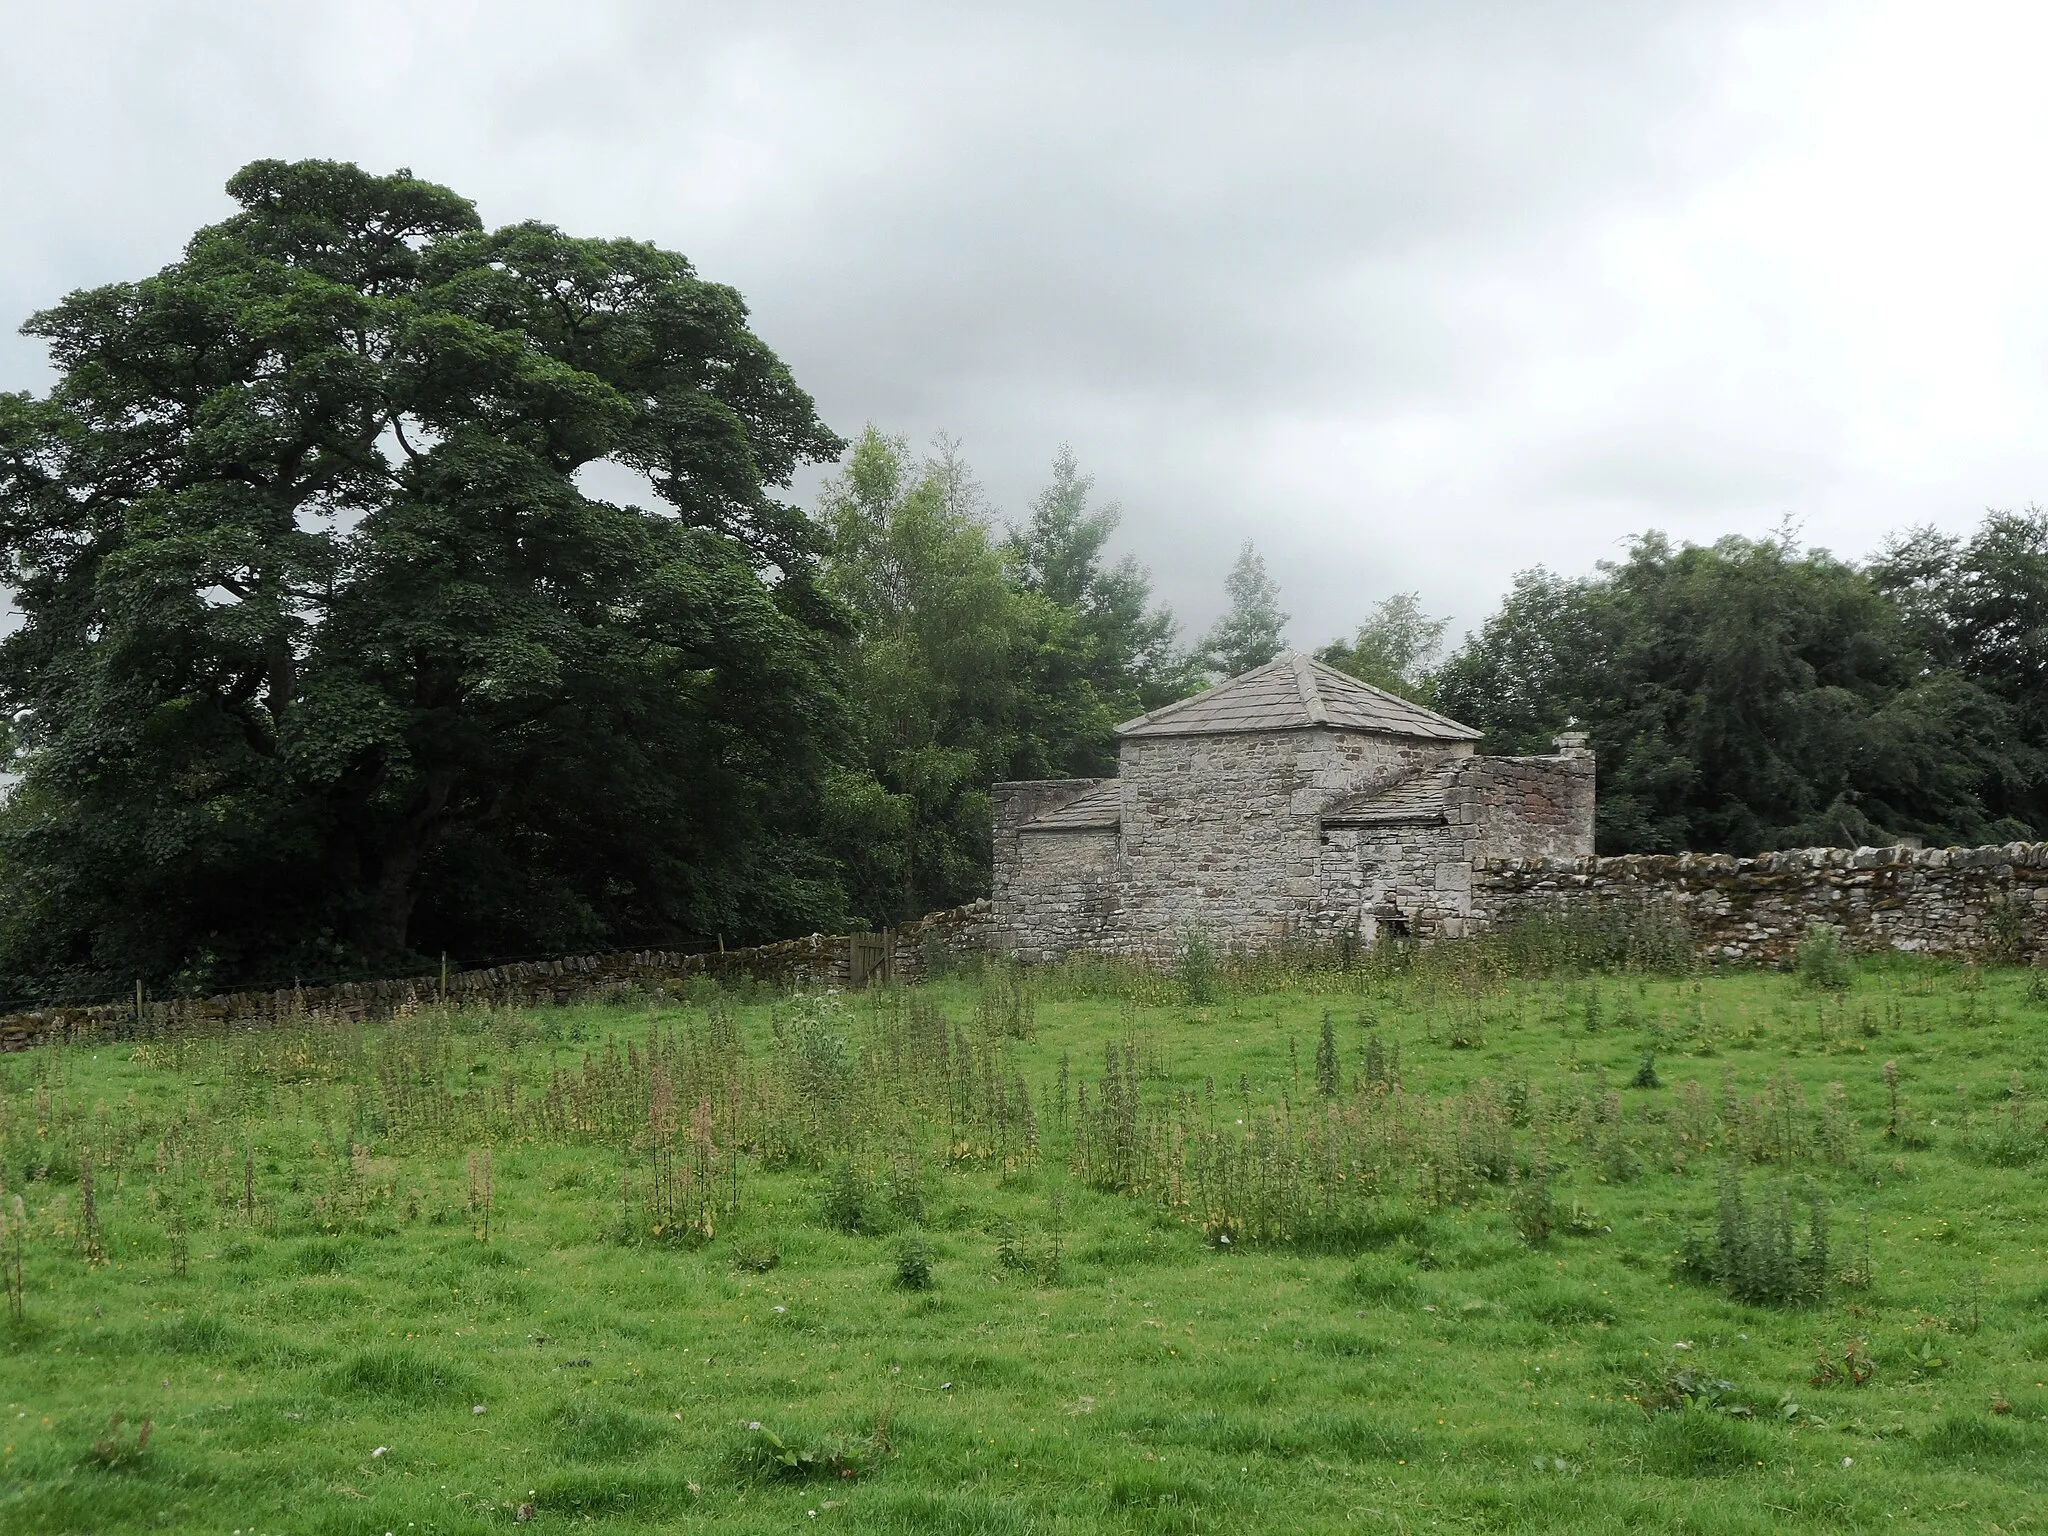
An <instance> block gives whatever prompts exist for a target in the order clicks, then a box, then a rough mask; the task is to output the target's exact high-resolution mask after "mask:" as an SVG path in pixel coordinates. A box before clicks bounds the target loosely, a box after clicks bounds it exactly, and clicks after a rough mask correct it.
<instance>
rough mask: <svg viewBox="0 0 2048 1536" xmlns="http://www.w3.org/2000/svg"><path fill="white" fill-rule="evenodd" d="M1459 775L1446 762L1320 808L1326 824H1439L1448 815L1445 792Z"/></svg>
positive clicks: (1394, 825)
mask: <svg viewBox="0 0 2048 1536" xmlns="http://www.w3.org/2000/svg"><path fill="white" fill-rule="evenodd" d="M1457 776H1458V770H1457V768H1456V766H1454V765H1450V764H1446V765H1445V766H1444V767H1441V768H1432V769H1430V770H1429V771H1428V772H1427V773H1418V774H1416V775H1415V777H1413V778H1412V779H1403V780H1402V781H1401V782H1400V783H1398V784H1395V785H1391V786H1389V787H1388V788H1385V789H1376V790H1367V791H1366V792H1365V793H1363V794H1358V795H1351V796H1348V797H1347V798H1345V799H1342V800H1339V801H1337V802H1336V803H1335V804H1333V805H1331V806H1330V807H1329V808H1328V809H1327V810H1325V811H1324V812H1323V825H1324V826H1326V827H1400V826H1411V827H1417V826H1419V827H1440V826H1442V825H1443V824H1444V823H1445V822H1446V821H1447V820H1449V817H1448V816H1447V815H1446V814H1445V811H1444V795H1445V793H1446V792H1447V791H1448V790H1449V789H1450V787H1451V784H1452V781H1453V780H1455V779H1456V778H1457Z"/></svg>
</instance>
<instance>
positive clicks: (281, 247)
mask: <svg viewBox="0 0 2048 1536" xmlns="http://www.w3.org/2000/svg"><path fill="white" fill-rule="evenodd" d="M228 190H229V192H230V194H231V195H232V196H233V197H234V198H235V199H236V201H237V202H238V203H239V204H240V205H241V211H240V212H239V213H237V214H236V215H235V216H234V217H232V218H230V219H229V220H227V221H226V222H224V223H222V224H218V225H215V226H212V227H210V228H207V229H204V230H201V231H200V232H199V233H198V234H197V235H196V236H194V237H193V239H192V241H191V243H190V245H189V246H188V247H187V249H186V252H185V255H184V256H183V258H182V259H180V260H179V261H178V262H176V263H174V264H172V265H171V266H169V267H166V268H165V269H164V270H162V271H161V272H159V273H157V274H156V275H154V276H152V277H149V278H145V279H143V280H141V281H139V282H133V283H119V284H113V285H109V286H107V287H103V288H98V289H93V290H90V291H86V292H81V293H76V294H73V295H71V296H70V297H68V298H66V299H65V300H64V301H63V302H62V303H61V304H59V305H58V306H57V307H55V308H54V309H51V310H48V311H46V312H44V313H42V314H40V315H37V316H35V317H34V318H33V319H32V320H31V321H30V322H29V324H28V326H27V327H26V330H27V333H28V334H29V335H31V336H34V337H37V338H39V339H41V340H43V341H45V342H47V343H48V345H49V348H50V354H51V360H52V362H53V363H54V364H55V367H56V369H57V374H58V378H57V383H56V385H55V387H54V388H53V389H52V390H51V392H50V394H49V395H48V396H47V397H44V398H41V399H36V398H31V397H29V396H25V395H15V396H7V397H4V398H0V566H4V575H5V578H6V580H7V583H8V585H9V587H10V589H11V590H12V592H13V594H14V602H15V605H16V607H17V609H18V610H19V611H20V613H21V614H22V616H23V620H24V623H23V626H22V627H21V628H20V629H19V630H18V631H16V632H15V633H14V634H12V635H10V636H9V637H8V638H7V640H6V641H5V642H4V645H0V700H4V702H5V705H6V708H7V712H8V713H9V714H11V716H12V718H13V720H14V722H15V746H16V752H15V765H16V767H17V768H18V769H19V770H20V772H21V773H22V775H23V782H22V784H21V786H20V788H19V790H18V792H17V793H16V794H15V795H14V796H13V797H12V799H11V800H10V801H9V803H8V806H7V808H6V810H5V812H4V814H0V857H4V859H5V861H6V863H7V866H8V870H9V878H8V881H7V886H6V892H5V896H4V902H0V972H4V974H5V976H6V984H7V985H8V986H10V987H13V988H15V989H17V990H25V989H27V990H43V991H52V990H62V991H67V992H74V993H75V992H78V991H99V992H118V991H121V990H123V989H125V988H127V987H129V986H132V984H133V982H134V979H135V978H136V977H138V976H141V977H144V978H147V979H150V980H151V981H153V982H154V983H156V984H158V985H159V986H162V985H172V986H176V987H178V988H180V989H184V990H193V991H197V990H208V989H214V988H218V987H223V986H226V985H228V984H230V983H234V982H238V981H239V982H243V983H245V984H247V983H255V984H276V985H284V984H286V983H287V982H288V981H289V980H290V978H291V977H292V976H293V975H294V974H298V975H308V976H317V975H321V974H325V973H332V972H334V971H336V970H344V971H345V970H347V969H350V968H353V967H357V966H361V965H365V964H367V965H387V964H391V963H394V962H396V961H398V960H400V959H401V958H402V957H404V956H405V955H406V953H407V952H408V951H409V950H412V951H421V950H424V951H429V952H431V951H436V950H438V949H441V948H444V947H445V948H449V949H452V950H454V951H456V952H458V953H460V952H464V951H468V952H472V953H474V952H477V951H482V952H485V953H504V952H507V951H508V950H509V951H513V952H530V951H532V950H534V949H538V948H543V947H546V948H553V949H556V950H560V949H563V948H568V947H571V946H588V945H591V944H594V943H597V942H600V941H601V940H606V939H610V940H613V941H618V940H623V939H625V938H627V937H628V936H630V937H631V938H633V939H634V940H636V941H638V942H661V941H672V940H681V939H683V938H685V937H688V936H691V935H696V934H707V933H712V932H717V931H721V930H722V931H724V932H726V933H729V934H732V935H734V936H749V935H760V936H764V937H765V936H768V935H771V934H779V933H782V932H786V931H789V930H790V929H792V928H801V927H804V926H811V925H817V924H826V925H829V924H832V923H834V922H835V921H836V920H837V919H838V918H839V916H840V915H841V912H842V908H841V906H840V904H839V893H838V886H837V881H836V878H835V875H834V872H833V871H832V869H831V868H830V866H829V865H828V864H826V863H825V862H824V861H823V860H822V859H820V858H819V857H818V856H817V854H816V853H815V852H814V851H812V850H811V848H810V846H809V844H808V843H807V841H806V839H807V837H808V827H809V826H810V825H811V823H812V822H813V821H814V820H815V815H816V806H817V802H818V798H819V789H820V781H821V778H822V774H823V769H824V756H823V752H824V749H826V748H827V747H829V745H830V743H831V741H832V738H833V735H834V733H835V732H836V731H837V730H838V728H839V727H838V723H837V720H836V717H835V713H834V709H833V706H832V702H831V690H830V686H829V682H830V674H829V666H828V663H829V659H830V658H829V651H828V637H829V635H830V634H831V632H832V631H833V630H834V629H835V628H836V627H837V626H838V625H839V622H840V621H839V619H838V617H837V615H836V614H835V613H834V612H833V611H832V610H831V609H830V608H829V606H828V605H826V604H824V603H823V602H821V600H820V599H819V597H818V595H817V594H816V592H815V591H814V590H813V589H812V585H811V581H810V576H809V573H810V570H811V567H812V547H813V544H814V543H815V538H814V534H813V531H812V529H811V527H810V525H809V523H808V522H807V520H806V519H805V518H804V517H803V515H802V514H801V513H800V512H798V511H796V510H795V509H793V508H790V507H788V506H785V505H782V504H781V503H778V502H777V501H775V500H774V499H773V497H772V496H771V495H770V489H771V488H772V487H774V486H776V485H780V484H785V483H787V481H788V479H789V478H790V476H791V474H792V473H793V472H794V471H795V470H796V469H797V468H798V467H799V466H800V465H802V464H804V463H806V462H810V461H816V460H819V459H822V458H829V457H831V456H832V455H833V454H835V453H836V452H837V451H838V449H839V447H840V444H839V442H838V441H837V439H835V438H834V437H833V436H832V434H831V433H829V432H828V431H826V430H825V428H824V427H823V426H822V425H820V424H819V422H818V420H817V418H816V416H815V414H814V412H813V410H812V406H811V402H810V400H809V399H808V398H807V397H806V396H805V395H804V394H803V393H802V392H801V391H800V390H798V389H797V388H796V387H795V385H794V383H793V382H792V381H791V379H790V377H789V374H788V372H787V370H786V369H785V368H784V367H783V365H782V364H781V362H780V361H779V360H777V359H776V357H775V356H774V355H773V354H772V353H771V352H769V351H768V349H767V348H766V347H764V346H763V345H762V344H761V342H760V341H759V340H758V339H757V338H756V337H755V336H754V335H753V334H752V333H751V332H750V331H749V330H748V329H747V327H746V310H745V306H744V305H743V304H742V302H741V301H740V298H739V296H738V295H737V294H735V293H734V292H733V291H732V290H731V289H729V288H724V287H720V286H718V285H716V284H713V283H708V282H705V281H704V280H703V279H701V278H699V277H698V276H697V275H696V273H695V271H694V270H693V269H692V268H691V266H690V264H689V263H688V262H687V261H686V260H685V259H684V258H683V257H681V256H678V255H675V254H674V253H671V252H667V251H663V250H659V249H657V248H655V247H653V246H650V245H645V244H640V243H637V242H633V241H626V240H589V239H579V238H575V237H572V236H569V235H565V234H563V233H561V232H559V231H557V230H555V229H552V228H549V227H547V226H545V225H539V224H519V225H514V226H510V227H507V228H504V229H499V230H494V231H493V230H486V229H484V228H483V226H482V224H481V222H480V221H479V219H478V218H477V215H476V213H475V210H474V209H473V208H472V207H471V205H470V204H469V203H468V202H467V201H465V200H464V199H462V198H460V197H458V196H457V195H456V194H454V193H453V192H451V191H449V190H447V189H446V188H442V187H438V186H434V185H432V184H431V183H427V182H423V181H420V180H417V179H416V178H414V177H412V176H411V175H410V174H408V173H405V172H399V173H396V174H394V175H391V176H373V175H369V174H367V173H365V172H362V171H360V170H358V169H357V168H355V167H354V166H350V165H343V164H337V163H333V162H324V161H303V162H297V163H292V164H286V163H283V162H278V161H261V162H258V163H256V164H253V165H250V166H248V167H247V168H245V169H244V170H243V171H241V172H240V173H238V174H237V175H236V176H235V178H234V179H233V180H232V181H231V182H230V183H229V188H228ZM600 463H608V464H611V465H614V466H617V467H619V468H620V469H623V470H626V471H630V472H633V473H637V474H640V475H644V476H645V477H646V479H647V481H648V483H649V484H650V486H651V490H652V494H653V496H654V497H655V498H657V499H658V500H659V501H661V502H662V503H664V504H665V510H664V511H663V512H661V513H656V512H652V511H646V510H642V509H640V508H637V507H631V506H616V505H612V504H610V503H607V502H605V501H602V500H598V499H595V498H594V497H592V496H590V495H587V494H585V492H584V491H583V490H582V489H581V488H580V486H579V483H578V481H577V478H576V477H577V475H578V474H579V472H581V471H582V470H584V469H586V468H587V467H589V466H593V465H597V464H600Z"/></svg>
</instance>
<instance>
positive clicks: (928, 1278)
mask: <svg viewBox="0 0 2048 1536" xmlns="http://www.w3.org/2000/svg"><path fill="white" fill-rule="evenodd" d="M896 1284H897V1286H898V1288H899V1289H902V1290H906V1291H928V1290H930V1289H931V1288H932V1256H931V1250H930V1249H928V1248H926V1247H925V1244H924V1239H923V1238H920V1237H913V1238H911V1239H910V1241H909V1242H907V1243H905V1244H904V1245H903V1247H902V1249H901V1251H899V1252H898V1253H897V1255H896Z"/></svg>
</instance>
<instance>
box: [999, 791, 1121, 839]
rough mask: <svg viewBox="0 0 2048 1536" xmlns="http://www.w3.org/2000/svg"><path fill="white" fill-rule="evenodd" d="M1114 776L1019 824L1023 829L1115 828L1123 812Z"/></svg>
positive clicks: (1078, 830)
mask: <svg viewBox="0 0 2048 1536" xmlns="http://www.w3.org/2000/svg"><path fill="white" fill-rule="evenodd" d="M1117 796H1118V786H1117V782H1116V780H1115V779H1106V780H1104V781H1103V782H1102V783H1100V784H1098V785H1096V786H1095V788H1093V789H1091V790H1089V791H1088V793H1087V794H1085V795H1083V796H1082V797H1081V798H1080V799H1078V800H1070V801H1068V802H1067V803H1066V804H1065V805H1063V806H1061V807H1060V808H1059V809H1058V810H1056V811H1047V812H1046V813H1045V814H1044V815H1043V816H1034V817H1032V818H1031V820H1029V821H1027V822H1025V823H1024V825H1023V827H1022V828H1021V830H1022V831H1025V832H1092V831H1095V830H1097V829H1098V828H1104V827H1107V828H1110V829H1114V828H1115V827H1116V825H1117V822H1118V821H1119V819H1121V817H1122V815H1123V807H1122V806H1121V804H1120V803H1119V801H1118V798H1117Z"/></svg>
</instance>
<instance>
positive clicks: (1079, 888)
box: [995, 827, 1121, 960]
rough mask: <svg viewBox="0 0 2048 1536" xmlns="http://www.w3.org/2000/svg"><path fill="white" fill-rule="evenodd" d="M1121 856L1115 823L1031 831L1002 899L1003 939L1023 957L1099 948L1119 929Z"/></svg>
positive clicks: (1000, 939)
mask: <svg viewBox="0 0 2048 1536" xmlns="http://www.w3.org/2000/svg"><path fill="white" fill-rule="evenodd" d="M1120 873H1121V861H1120V859H1119V847H1118V840H1117V834H1116V829H1115V828H1114V827H1090V828H1085V829H1083V828H1074V829H1068V830H1062V831H1046V832H1027V833H1025V834H1024V835H1023V836H1022V837H1021V838H1020V839H1019V840H1018V848H1017V854H1016V859H1015V862H1014V864H1013V866H1012V873H1011V874H1010V876H1009V878H1007V879H1006V880H1005V881H1004V894H1003V899H1002V901H1001V903H1000V905H999V906H998V910H999V911H1000V912H1001V913H1002V919H1001V921H1000V923H999V924H998V925H997V926H996V929H995V933H996V940H997V943H998V944H999V945H1000V946H1001V947H1002V948H1003V949H1004V950H1006V951H1007V952H1009V953H1011V954H1015V955H1017V956H1018V957H1019V958H1021V959H1024V960H1057V959H1058V958H1059V957H1060V956H1062V955H1064V954H1066V953H1068V952H1069V951H1071V950H1099V949H1102V948H1105V947H1106V946H1108V945H1110V944H1111V943H1112V941H1113V940H1114V938H1115V936H1116V934H1117V931H1118V918H1119V915H1120V912H1121V902H1120V900H1119V894H1120V881H1119V875H1120Z"/></svg>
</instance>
